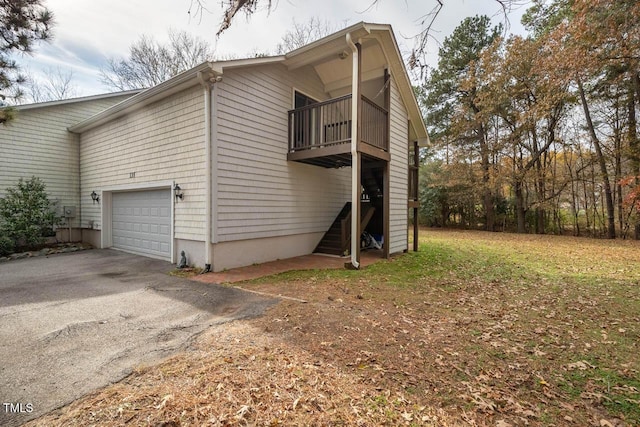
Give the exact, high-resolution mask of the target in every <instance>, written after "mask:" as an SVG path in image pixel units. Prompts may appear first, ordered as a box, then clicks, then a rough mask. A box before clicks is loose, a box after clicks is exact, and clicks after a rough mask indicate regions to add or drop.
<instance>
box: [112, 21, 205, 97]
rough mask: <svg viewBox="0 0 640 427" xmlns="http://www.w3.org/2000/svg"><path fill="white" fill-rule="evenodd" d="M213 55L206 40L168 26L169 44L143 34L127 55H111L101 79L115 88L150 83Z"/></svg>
mask: <svg viewBox="0 0 640 427" xmlns="http://www.w3.org/2000/svg"><path fill="white" fill-rule="evenodd" d="M212 58H213V50H212V48H211V45H210V44H209V42H207V41H206V40H204V39H202V38H200V37H196V36H192V35H191V34H189V33H187V32H184V31H179V32H175V31H173V30H169V42H168V43H167V44H160V43H159V42H157V41H156V40H154V39H153V38H152V37H149V36H142V37H141V38H140V39H139V40H138V41H137V42H135V43H133V44H132V45H131V47H130V48H129V57H128V58H125V59H115V58H109V59H108V60H107V67H106V68H103V69H101V70H100V80H101V81H102V83H103V84H105V85H106V86H107V87H109V88H111V89H116V90H129V89H140V88H145V87H151V86H155V85H158V84H160V83H162V82H164V81H166V80H168V79H170V78H171V77H173V76H175V75H177V74H179V73H181V72H183V71H186V70H188V69H189V68H192V67H195V66H196V65H199V64H201V63H203V62H205V61H208V60H211V59H212Z"/></svg>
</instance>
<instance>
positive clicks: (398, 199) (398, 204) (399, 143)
mask: <svg viewBox="0 0 640 427" xmlns="http://www.w3.org/2000/svg"><path fill="white" fill-rule="evenodd" d="M407 132H408V115H407V110H406V108H405V106H404V104H403V102H402V98H401V97H400V93H399V91H398V87H397V86H396V84H395V81H394V80H393V79H392V80H391V140H390V154H391V163H390V165H389V169H390V174H389V178H390V183H389V187H390V188H389V190H390V191H389V192H390V213H389V234H390V236H389V252H390V253H392V254H393V253H396V252H402V251H404V250H406V249H408V244H409V243H408V237H407V226H408V222H407V212H408V211H407V198H408V175H409V172H408V162H409V145H408V144H409V143H408V139H409V136H408V134H407Z"/></svg>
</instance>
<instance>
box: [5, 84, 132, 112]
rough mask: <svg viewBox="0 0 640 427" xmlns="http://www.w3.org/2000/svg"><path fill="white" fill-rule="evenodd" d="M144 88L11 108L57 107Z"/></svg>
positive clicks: (112, 96)
mask: <svg viewBox="0 0 640 427" xmlns="http://www.w3.org/2000/svg"><path fill="white" fill-rule="evenodd" d="M143 90H144V89H133V90H127V91H121V92H109V93H101V94H99V95H89V96H81V97H78V98H69V99H61V100H57V101H46V102H34V103H32V104H22V105H13V106H11V107H12V108H15V109H16V110H35V109H36V108H48V107H57V106H59V105H68V104H75V103H78V102H88V101H96V100H99V99H108V98H115V97H118V96H127V95H130V96H134V95H136V94H138V93H140V92H142V91H143Z"/></svg>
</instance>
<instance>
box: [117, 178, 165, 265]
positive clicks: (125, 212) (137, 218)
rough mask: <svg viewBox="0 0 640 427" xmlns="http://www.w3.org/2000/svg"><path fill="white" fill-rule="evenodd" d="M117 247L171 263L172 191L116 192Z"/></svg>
mask: <svg viewBox="0 0 640 427" xmlns="http://www.w3.org/2000/svg"><path fill="white" fill-rule="evenodd" d="M112 197H113V198H112V233H113V234H112V236H113V248H115V249H120V250H123V251H127V252H132V253H135V254H138V255H144V256H149V257H153V258H160V259H165V260H168V261H170V260H171V190H170V189H161V190H144V191H127V192H117V193H116V192H114V193H113V196H112Z"/></svg>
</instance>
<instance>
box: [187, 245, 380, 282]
mask: <svg viewBox="0 0 640 427" xmlns="http://www.w3.org/2000/svg"><path fill="white" fill-rule="evenodd" d="M382 259H383V258H382V253H381V252H377V251H370V252H362V254H361V255H360V263H361V266H362V267H366V266H368V265H371V264H373V263H375V262H377V261H380V260H382ZM346 262H349V257H336V256H328V255H321V254H311V255H304V256H299V257H295V258H288V259H280V260H277V261H271V262H265V263H263V264H255V265H250V266H248V267H240V268H234V269H231V270H227V271H221V272H219V273H207V274H201V275H198V276H195V277H192V278H191V279H192V280H197V281H199V282H204V283H218V284H220V283H236V282H242V281H245V280H251V279H257V278H259V277H264V276H270V275H272V274H279V273H284V272H287V271H293V270H322V269H338V268H344V264H345V263H346Z"/></svg>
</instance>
